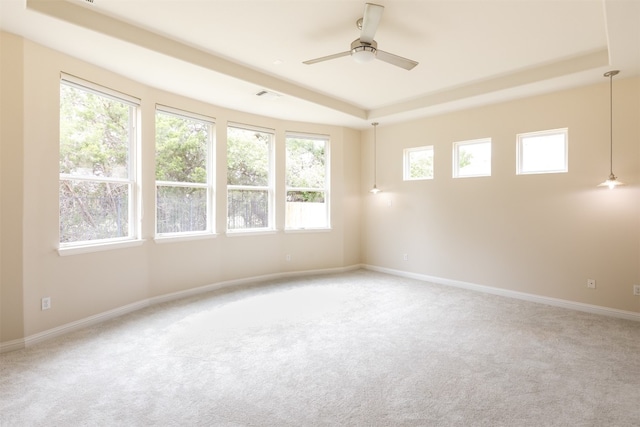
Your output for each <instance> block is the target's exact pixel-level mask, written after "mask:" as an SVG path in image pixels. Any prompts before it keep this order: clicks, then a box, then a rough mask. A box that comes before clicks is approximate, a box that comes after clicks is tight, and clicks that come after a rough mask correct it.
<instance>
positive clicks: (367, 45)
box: [303, 3, 418, 70]
mask: <svg viewBox="0 0 640 427" xmlns="http://www.w3.org/2000/svg"><path fill="white" fill-rule="evenodd" d="M383 11H384V6H380V5H379V4H373V3H365V5H364V15H363V17H362V18H360V19H358V21H357V22H356V25H357V26H358V29H359V30H360V38H359V39H356V40H354V41H353V42H352V43H351V50H348V51H346V52H340V53H336V54H333V55H329V56H323V57H321V58H316V59H310V60H308V61H304V62H303V64H307V65H311V64H316V63H318V62H323V61H328V60H330V59H335V58H341V57H343V56H347V55H351V57H352V58H353V60H354V61H356V62H369V61H373V60H374V59H379V60H381V61H384V62H387V63H389V64H391V65H395V66H397V67H400V68H404V69H405V70H411V69H413V67H415V66H416V65H418V63H417V62H416V61H412V60H411V59H407V58H403V57H401V56H398V55H394V54H392V53H389V52H385V51H383V50H380V49H378V43H376V41H375V40H374V39H373V36H374V35H375V34H376V30H377V29H378V24H379V23H380V19H381V18H382V12H383Z"/></svg>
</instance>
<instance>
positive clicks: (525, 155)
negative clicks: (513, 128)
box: [518, 129, 567, 173]
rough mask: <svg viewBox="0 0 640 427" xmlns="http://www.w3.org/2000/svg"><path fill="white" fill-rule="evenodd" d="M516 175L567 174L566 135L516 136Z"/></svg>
mask: <svg viewBox="0 0 640 427" xmlns="http://www.w3.org/2000/svg"><path fill="white" fill-rule="evenodd" d="M518 144H519V146H518V153H519V162H520V164H519V165H518V166H519V168H518V173H545V172H546V173H548V172H567V145H566V144H567V133H566V129H565V130H562V131H560V132H558V131H550V132H548V133H544V132H538V133H535V134H522V135H518Z"/></svg>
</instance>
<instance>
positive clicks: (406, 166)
mask: <svg viewBox="0 0 640 427" xmlns="http://www.w3.org/2000/svg"><path fill="white" fill-rule="evenodd" d="M426 150H429V151H431V158H432V159H434V161H435V148H434V147H433V145H424V146H422V147H411V148H405V149H404V150H403V152H402V157H403V180H404V181H424V180H428V179H433V178H434V176H435V174H436V171H435V168H434V164H433V163H432V164H431V170H432V174H431V176H427V177H419V178H413V177H412V176H411V161H410V155H411V153H413V152H418V151H426Z"/></svg>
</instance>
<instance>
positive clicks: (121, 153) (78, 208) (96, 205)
mask: <svg viewBox="0 0 640 427" xmlns="http://www.w3.org/2000/svg"><path fill="white" fill-rule="evenodd" d="M137 107H138V105H137V100H135V99H134V98H131V97H129V96H127V95H123V94H118V93H115V92H113V91H111V90H109V89H106V88H101V87H98V86H96V85H93V84H91V83H86V82H82V81H78V80H77V79H75V78H71V77H69V78H66V77H63V79H62V80H61V82H60V151H59V164H60V185H59V209H60V220H59V223H60V244H61V246H65V245H70V244H78V243H81V244H88V243H94V242H98V241H109V240H124V239H133V238H136V237H137V236H136V234H137V230H136V215H135V212H136V209H135V206H136V198H135V191H136V190H135V181H134V179H135V176H136V175H135V146H136V144H135V142H136V131H135V129H136V126H137V115H138V114H137V110H138V108H137Z"/></svg>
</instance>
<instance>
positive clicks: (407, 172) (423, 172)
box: [403, 145, 433, 181]
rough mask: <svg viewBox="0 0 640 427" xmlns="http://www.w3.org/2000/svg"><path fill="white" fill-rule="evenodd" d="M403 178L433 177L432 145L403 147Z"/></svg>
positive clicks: (407, 179) (408, 179) (410, 179)
mask: <svg viewBox="0 0 640 427" xmlns="http://www.w3.org/2000/svg"><path fill="white" fill-rule="evenodd" d="M403 157H404V180H405V181H412V180H419V179H433V146H432V145H430V146H425V147H414V148H405V149H404V152H403Z"/></svg>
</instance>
